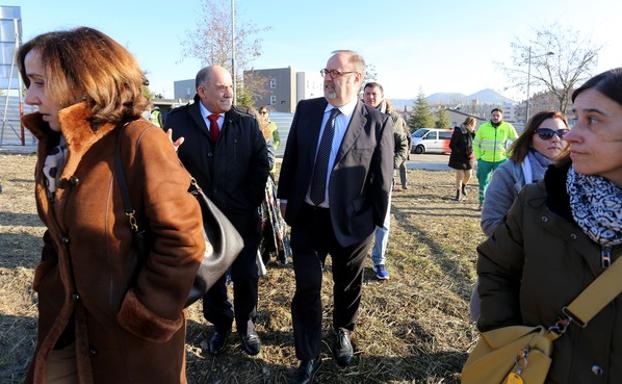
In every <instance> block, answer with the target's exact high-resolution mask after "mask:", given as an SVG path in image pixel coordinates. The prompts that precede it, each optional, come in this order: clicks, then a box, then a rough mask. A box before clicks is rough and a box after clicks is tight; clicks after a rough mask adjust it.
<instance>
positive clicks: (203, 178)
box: [164, 65, 270, 355]
mask: <svg viewBox="0 0 622 384" xmlns="http://www.w3.org/2000/svg"><path fill="white" fill-rule="evenodd" d="M195 84H196V92H197V93H196V95H195V97H194V103H192V104H188V105H185V106H183V107H179V108H176V109H174V110H172V111H171V112H170V113H169V114H168V116H167V118H166V122H165V124H164V127H165V128H164V129H165V130H167V129H172V131H173V140H174V141H175V142H177V143H179V141H178V139H179V138H181V137H183V138H184V141H183V145H181V146H179V149H178V151H177V153H178V155H179V159H180V160H181V162H182V163H183V164H184V166H185V167H186V169H187V170H188V171H189V172H190V174H191V175H192V176H193V177H194V178H195V179H196V180H197V182H198V183H199V186H200V187H201V188H202V189H203V191H204V192H205V193H206V194H207V196H208V197H209V198H210V199H211V200H212V201H213V202H214V204H216V206H218V208H220V210H222V212H223V213H224V214H225V215H226V216H227V218H229V220H230V221H231V223H233V225H234V226H235V228H236V229H237V230H238V232H240V235H242V238H243V239H244V249H243V250H242V252H241V253H240V255H239V256H238V258H237V259H236V260H235V262H234V263H233V265H232V266H231V279H232V280H233V301H234V305H233V306H232V305H231V302H230V301H229V299H228V298H227V288H226V281H225V277H224V276H223V277H222V278H221V279H220V280H219V281H218V282H217V283H216V284H215V285H214V286H213V287H212V288H211V289H210V290H209V291H208V293H207V294H206V295H205V296H204V297H203V315H204V316H205V318H206V319H207V320H208V321H210V322H211V323H212V324H213V325H214V332H213V333H212V335H211V337H210V339H209V341H208V348H209V351H208V352H210V353H211V354H218V353H219V352H221V351H222V350H223V348H224V347H225V345H226V343H227V339H228V336H229V334H230V333H231V327H232V325H233V319H234V318H235V322H236V327H237V331H238V334H239V336H240V341H241V345H242V349H243V350H244V351H245V352H246V353H247V354H249V355H256V354H257V353H259V350H260V348H261V342H260V339H259V336H258V335H257V332H256V331H255V317H256V308H257V283H258V276H259V275H258V270H257V264H256V256H257V248H258V246H259V240H260V220H259V213H258V207H259V205H260V204H261V201H262V199H263V197H264V189H265V186H266V180H267V178H268V173H269V172H270V167H269V164H268V152H267V148H266V141H265V140H264V138H263V136H262V134H261V131H260V130H259V126H258V123H257V120H255V118H254V117H252V116H251V115H248V114H246V113H243V112H241V111H239V110H238V109H236V108H235V107H233V106H232V103H233V82H232V79H231V74H230V73H229V72H228V71H227V70H226V69H225V68H223V67H221V66H218V65H213V66H209V67H205V68H203V69H201V70H200V71H199V72H198V73H197V76H196V81H195Z"/></svg>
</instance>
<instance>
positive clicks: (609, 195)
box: [477, 68, 622, 384]
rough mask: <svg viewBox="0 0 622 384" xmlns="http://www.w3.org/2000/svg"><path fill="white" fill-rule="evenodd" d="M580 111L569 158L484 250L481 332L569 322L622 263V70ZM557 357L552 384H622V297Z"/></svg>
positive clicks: (583, 99) (567, 340)
mask: <svg viewBox="0 0 622 384" xmlns="http://www.w3.org/2000/svg"><path fill="white" fill-rule="evenodd" d="M572 102H573V104H574V105H573V111H574V115H575V118H576V122H575V124H574V125H573V127H572V130H571V131H570V132H568V134H567V135H566V136H565V137H564V139H565V140H566V141H567V143H568V151H567V152H568V155H565V156H564V157H563V158H562V159H560V160H559V161H558V162H557V164H556V165H555V166H552V167H550V168H549V169H548V170H547V172H546V175H545V176H544V180H543V181H542V182H539V183H537V184H532V185H527V186H525V188H524V189H523V191H522V192H521V193H520V195H519V197H518V199H517V201H516V204H514V205H513V206H512V208H511V209H510V211H509V212H508V214H507V216H506V218H505V219H504V222H503V224H502V225H499V226H498V227H497V229H496V230H495V232H494V235H493V236H491V237H489V238H488V240H487V241H485V242H484V243H483V244H481V245H480V246H479V247H478V253H479V259H478V262H477V274H478V276H479V294H480V297H481V317H480V318H479V321H478V328H479V330H480V331H489V330H492V329H497V328H500V327H504V326H509V325H519V324H520V325H526V326H536V325H543V326H551V325H553V324H555V323H556V322H557V320H558V318H560V319H565V320H567V319H568V318H567V317H566V316H567V315H571V314H570V313H569V311H563V308H564V307H565V306H567V305H568V304H569V303H571V302H572V301H573V299H575V297H576V296H577V295H579V293H581V291H583V290H584V289H585V287H587V286H588V285H589V284H590V283H591V282H593V281H594V280H595V279H596V278H597V276H599V275H601V274H602V273H603V271H604V270H606V269H607V268H609V266H610V265H611V264H612V263H614V262H616V259H618V258H619V257H620V254H621V253H622V245H621V244H622V208H621V207H622V68H616V69H612V70H609V71H607V72H604V73H601V74H600V75H597V76H595V77H593V78H591V79H590V80H588V81H587V82H586V83H585V84H583V85H582V86H581V87H579V88H578V89H577V90H575V91H574V93H573V94H572ZM613 288H614V287H611V286H610V287H609V289H608V290H609V291H610V292H615V290H614V289H613ZM594 301H596V302H597V301H598V300H597V299H596V298H594ZM564 312H565V313H566V314H565V315H564V314H563V313H564ZM551 357H552V360H553V363H552V365H551V368H550V370H549V372H548V377H547V379H546V381H545V382H546V383H568V384H573V383H622V295H617V297H616V298H615V299H613V301H611V302H609V303H608V304H606V305H605V306H604V308H603V309H602V310H600V311H599V312H598V313H597V314H596V316H594V317H593V318H592V319H591V320H590V321H589V322H588V323H587V324H585V325H584V326H583V327H582V326H581V324H579V323H577V322H575V321H571V322H570V323H569V325H568V327H567V330H566V332H565V333H564V334H562V336H561V337H560V338H558V339H557V340H556V341H555V344H554V347H553V354H552V356H551Z"/></svg>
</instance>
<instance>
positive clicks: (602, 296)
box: [562, 257, 622, 327]
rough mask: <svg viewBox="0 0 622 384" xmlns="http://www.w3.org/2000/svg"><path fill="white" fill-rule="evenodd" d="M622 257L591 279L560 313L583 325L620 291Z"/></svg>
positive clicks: (621, 284)
mask: <svg viewBox="0 0 622 384" xmlns="http://www.w3.org/2000/svg"><path fill="white" fill-rule="evenodd" d="M621 260H622V257H618V260H616V261H615V262H614V263H613V264H612V265H611V267H609V268H607V269H605V271H604V272H603V273H601V274H600V276H598V277H597V278H596V280H594V281H592V283H591V284H590V285H588V287H587V288H585V289H584V290H583V292H581V294H579V296H577V298H575V299H574V300H573V301H572V303H570V304H568V306H566V307H564V308H562V313H563V314H564V315H566V316H568V317H569V320H572V321H575V322H576V323H577V325H579V326H580V327H585V326H586V325H587V323H588V322H589V321H590V320H592V318H593V317H594V316H596V314H598V312H600V311H601V310H602V309H603V308H604V307H605V306H606V305H607V304H609V303H610V302H611V301H613V299H615V298H616V297H617V296H618V295H619V294H620V292H622V261H621Z"/></svg>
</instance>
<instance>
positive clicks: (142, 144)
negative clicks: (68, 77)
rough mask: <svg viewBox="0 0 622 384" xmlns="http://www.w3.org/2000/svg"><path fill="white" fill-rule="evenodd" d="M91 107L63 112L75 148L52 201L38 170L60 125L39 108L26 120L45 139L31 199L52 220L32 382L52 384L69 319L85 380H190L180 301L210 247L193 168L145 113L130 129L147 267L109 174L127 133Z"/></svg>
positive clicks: (132, 183)
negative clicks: (50, 370)
mask: <svg viewBox="0 0 622 384" xmlns="http://www.w3.org/2000/svg"><path fill="white" fill-rule="evenodd" d="M89 115H90V110H89V109H88V107H87V105H86V104H85V103H79V104H75V105H72V106H70V107H68V108H65V109H63V110H61V111H60V113H59V120H60V125H61V131H62V133H63V136H64V137H65V139H66V141H67V148H68V156H67V159H66V162H65V166H64V168H63V170H62V174H61V175H60V182H59V184H58V189H57V191H56V194H55V199H54V201H53V202H52V201H50V199H49V198H48V197H47V191H46V188H45V186H44V178H45V176H44V175H43V173H42V166H43V162H44V160H45V157H46V154H47V150H48V148H47V147H48V143H49V140H50V139H51V137H52V135H54V133H53V132H52V131H51V130H50V128H49V126H48V125H47V123H45V122H44V121H43V120H42V119H41V115H40V114H39V113H34V114H30V115H27V116H24V118H23V122H24V125H25V126H26V127H27V128H28V129H30V130H31V131H32V132H33V134H34V135H35V136H36V137H37V138H38V139H39V144H38V159H37V165H36V169H35V182H36V187H35V188H36V190H35V195H36V202H37V209H38V212H39V216H40V217H41V220H42V221H43V223H44V224H45V225H46V226H47V228H48V230H47V231H46V233H45V236H44V246H43V251H42V260H41V263H40V264H39V266H38V267H37V269H36V271H35V278H34V282H33V287H34V289H35V290H36V291H37V292H38V296H39V303H38V304H39V325H38V340H37V348H36V352H35V356H34V358H33V361H32V364H31V368H30V372H29V376H28V379H27V382H31V383H37V384H38V383H44V382H45V372H46V359H47V356H48V354H49V353H50V351H51V350H52V349H53V348H54V346H55V345H56V343H57V340H58V338H59V336H60V335H61V334H62V333H63V330H65V328H66V327H73V328H74V330H75V346H76V355H77V367H78V375H79V381H80V383H185V382H186V378H185V350H184V341H185V340H184V339H185V315H184V312H183V306H184V302H185V299H186V297H187V294H188V292H189V290H190V287H191V285H192V282H193V279H194V276H195V274H196V271H197V269H198V266H199V263H200V261H201V259H202V257H203V252H204V249H205V242H204V238H203V231H202V222H201V216H200V209H199V206H198V203H197V201H196V200H195V199H194V197H192V196H191V195H190V194H189V193H187V190H188V186H189V184H190V176H189V174H188V173H187V172H186V171H185V170H184V169H183V167H182V166H181V164H180V162H179V160H178V158H177V155H176V153H175V151H174V149H173V147H172V145H171V143H170V142H169V140H168V138H167V137H166V134H165V133H164V132H163V131H162V130H161V129H159V128H157V127H155V126H153V125H152V124H151V123H149V122H147V121H146V120H142V119H140V120H135V121H133V122H131V123H130V124H128V125H127V126H125V127H123V129H122V132H121V135H122V137H121V157H122V159H123V163H124V169H125V172H126V178H127V184H128V189H129V191H130V194H131V199H132V203H133V205H134V209H136V211H137V214H138V217H142V218H144V219H145V221H146V222H147V223H148V225H149V227H150V228H151V231H152V233H153V235H154V236H153V239H154V240H153V245H152V248H151V253H150V255H149V257H148V259H147V260H146V261H145V262H144V264H142V265H140V266H139V265H138V259H137V255H136V253H135V252H134V249H133V247H132V235H131V231H130V228H129V224H128V219H127V217H126V216H125V214H124V209H123V201H122V197H121V193H120V190H119V187H118V185H117V184H116V181H115V179H114V177H113V169H114V167H113V154H114V148H115V145H116V142H115V140H116V137H117V133H118V132H119V130H118V129H115V126H114V125H112V124H105V125H102V126H100V127H99V128H98V129H96V130H94V129H92V127H91V125H90V124H89V122H88V117H89ZM135 271H136V274H135ZM72 319H75V320H74V321H73V324H72V321H71V320H72Z"/></svg>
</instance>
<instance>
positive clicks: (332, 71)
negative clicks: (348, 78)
mask: <svg viewBox="0 0 622 384" xmlns="http://www.w3.org/2000/svg"><path fill="white" fill-rule="evenodd" d="M349 73H358V72H356V71H350V72H341V71H339V70H337V69H327V68H324V69H322V70H321V71H320V75H322V77H326V75H330V77H332V78H333V79H336V78H338V77H341V76H343V75H347V74H349Z"/></svg>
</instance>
